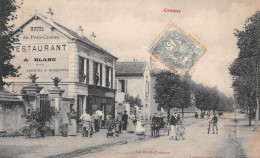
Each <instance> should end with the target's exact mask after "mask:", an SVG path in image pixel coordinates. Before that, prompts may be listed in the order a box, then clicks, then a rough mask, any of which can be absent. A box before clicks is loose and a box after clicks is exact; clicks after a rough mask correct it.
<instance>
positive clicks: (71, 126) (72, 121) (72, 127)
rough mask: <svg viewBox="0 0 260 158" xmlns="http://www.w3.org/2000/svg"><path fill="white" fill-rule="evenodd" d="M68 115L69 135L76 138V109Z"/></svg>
mask: <svg viewBox="0 0 260 158" xmlns="http://www.w3.org/2000/svg"><path fill="white" fill-rule="evenodd" d="M67 115H68V119H69V125H68V135H69V136H75V135H77V124H76V118H77V113H76V112H75V110H74V109H72V110H71V112H70V113H68V114H67Z"/></svg>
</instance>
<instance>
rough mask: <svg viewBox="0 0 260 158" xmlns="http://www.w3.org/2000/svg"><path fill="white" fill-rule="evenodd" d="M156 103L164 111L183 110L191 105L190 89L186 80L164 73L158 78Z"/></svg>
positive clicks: (158, 75) (170, 73)
mask: <svg viewBox="0 0 260 158" xmlns="http://www.w3.org/2000/svg"><path fill="white" fill-rule="evenodd" d="M154 88H155V96H154V98H155V101H156V103H158V106H159V107H162V108H164V109H171V108H177V107H179V108H182V107H188V106H189V105H190V102H191V101H190V88H189V83H188V81H187V80H186V79H181V78H180V77H179V76H177V75H175V74H174V73H172V72H170V71H162V72H161V73H159V74H157V76H156V83H155V86H154Z"/></svg>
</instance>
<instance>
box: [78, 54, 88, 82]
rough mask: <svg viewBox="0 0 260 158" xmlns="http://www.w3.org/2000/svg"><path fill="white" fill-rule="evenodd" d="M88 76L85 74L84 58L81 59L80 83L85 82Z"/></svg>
mask: <svg viewBox="0 0 260 158" xmlns="http://www.w3.org/2000/svg"><path fill="white" fill-rule="evenodd" d="M85 78H86V74H84V58H82V57H79V82H84V81H85Z"/></svg>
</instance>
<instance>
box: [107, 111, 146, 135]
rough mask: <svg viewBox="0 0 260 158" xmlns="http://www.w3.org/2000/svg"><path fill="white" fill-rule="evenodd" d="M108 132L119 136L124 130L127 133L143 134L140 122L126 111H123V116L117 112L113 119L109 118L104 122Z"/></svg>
mask: <svg viewBox="0 0 260 158" xmlns="http://www.w3.org/2000/svg"><path fill="white" fill-rule="evenodd" d="M106 126H107V129H108V132H110V133H111V132H114V131H115V133H117V134H121V133H122V130H126V131H127V132H128V133H134V132H136V133H137V134H138V133H143V132H144V128H143V127H142V125H141V121H140V120H138V119H137V118H136V116H135V115H134V114H133V112H130V115H128V114H127V111H126V110H125V111H124V114H122V113H121V112H118V114H117V116H116V118H115V119H113V117H112V116H109V119H108V120H107V122H106Z"/></svg>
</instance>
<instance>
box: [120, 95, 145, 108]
mask: <svg viewBox="0 0 260 158" xmlns="http://www.w3.org/2000/svg"><path fill="white" fill-rule="evenodd" d="M124 100H125V102H128V103H129V104H130V107H134V106H135V105H138V106H141V104H142V100H141V99H140V98H139V95H138V96H137V97H133V96H131V95H130V94H129V93H127V94H125V96H124Z"/></svg>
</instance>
